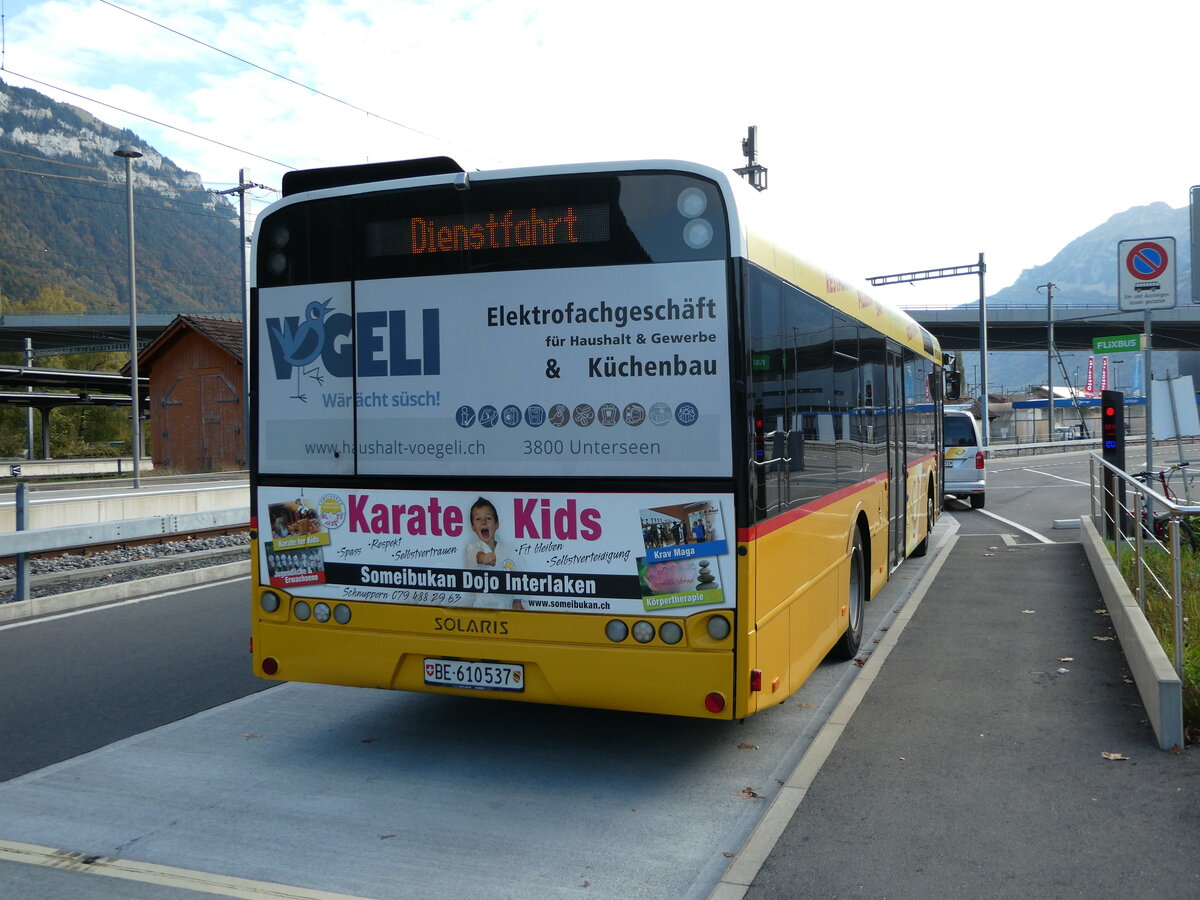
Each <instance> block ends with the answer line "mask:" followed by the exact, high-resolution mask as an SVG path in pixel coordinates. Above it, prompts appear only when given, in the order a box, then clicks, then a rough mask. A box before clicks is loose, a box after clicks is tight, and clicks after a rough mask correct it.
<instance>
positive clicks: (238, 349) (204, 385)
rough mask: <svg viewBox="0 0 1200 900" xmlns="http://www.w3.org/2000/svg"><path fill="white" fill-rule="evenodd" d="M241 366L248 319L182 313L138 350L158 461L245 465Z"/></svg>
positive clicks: (182, 465)
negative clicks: (146, 383)
mask: <svg viewBox="0 0 1200 900" xmlns="http://www.w3.org/2000/svg"><path fill="white" fill-rule="evenodd" d="M242 368H243V361H242V323H241V322H240V321H238V320H237V319H227V318H220V317H216V316H194V315H181V316H178V317H176V319H175V321H174V322H172V323H171V324H170V325H169V326H168V327H167V329H166V331H164V332H163V333H162V334H160V335H159V336H158V338H157V339H156V340H155V341H154V342H153V343H151V344H150V345H149V346H147V347H146V348H145V349H144V350H143V351H142V352H141V353H140V354H139V355H138V370H139V374H140V375H146V376H148V377H149V381H150V405H149V408H148V409H146V410H145V412H144V414H145V415H147V416H148V417H149V422H148V423H147V425H146V428H145V432H146V434H147V435H148V436H149V437H150V448H149V449H150V455H151V457H152V458H153V460H154V467H155V468H156V469H157V468H170V469H174V470H176V471H178V472H218V471H226V470H232V469H244V468H246V441H245V433H244V432H245V402H244V398H243V397H242V385H243V380H242Z"/></svg>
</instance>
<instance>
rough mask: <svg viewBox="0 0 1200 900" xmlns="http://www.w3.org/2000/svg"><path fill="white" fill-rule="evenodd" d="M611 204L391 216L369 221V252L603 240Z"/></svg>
mask: <svg viewBox="0 0 1200 900" xmlns="http://www.w3.org/2000/svg"><path fill="white" fill-rule="evenodd" d="M608 218H609V207H608V206H607V205H606V204H601V203H592V204H585V205H581V206H554V207H542V208H540V209H539V208H537V207H531V208H529V209H517V210H513V209H509V210H502V211H495V212H486V213H466V214H461V213H459V214H439V215H430V216H410V217H407V218H404V219H400V220H397V221H395V222H373V223H369V224H368V226H367V229H368V238H367V255H368V256H370V255H375V254H380V255H393V254H398V253H399V254H404V253H461V252H463V251H465V250H505V249H511V248H513V247H556V246H562V245H564V244H581V243H583V244H587V243H594V242H597V241H607V240H608V237H609V228H608ZM405 232H407V240H399V241H387V240H386V239H385V238H384V236H385V235H387V234H388V233H399V234H400V235H403V234H404V233H405Z"/></svg>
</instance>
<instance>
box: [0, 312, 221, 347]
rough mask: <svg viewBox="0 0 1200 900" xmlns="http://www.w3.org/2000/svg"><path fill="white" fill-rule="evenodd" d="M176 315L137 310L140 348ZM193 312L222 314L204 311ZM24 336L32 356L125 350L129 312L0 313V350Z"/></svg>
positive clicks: (17, 344) (22, 343) (19, 342)
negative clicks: (50, 351)
mask: <svg viewBox="0 0 1200 900" xmlns="http://www.w3.org/2000/svg"><path fill="white" fill-rule="evenodd" d="M177 315H178V313H146V312H142V311H140V310H139V311H138V343H139V344H140V345H141V346H143V347H144V346H146V345H147V344H149V343H150V342H151V341H152V340H154V339H155V338H156V337H158V336H159V335H160V334H162V332H163V331H165V330H166V328H167V326H168V325H170V324H171V323H172V322H174V321H175V317H176V316H177ZM196 315H205V316H212V315H222V314H221V313H213V312H207V313H196ZM239 318H240V316H239ZM25 338H32V340H33V351H34V354H35V356H36V355H39V351H49V350H57V351H59V352H61V353H87V352H92V351H98V350H128V349H129V313H128V312H125V313H78V314H76V315H45V316H38V315H15V316H13V315H5V316H0V350H24V349H25ZM41 355H45V354H41Z"/></svg>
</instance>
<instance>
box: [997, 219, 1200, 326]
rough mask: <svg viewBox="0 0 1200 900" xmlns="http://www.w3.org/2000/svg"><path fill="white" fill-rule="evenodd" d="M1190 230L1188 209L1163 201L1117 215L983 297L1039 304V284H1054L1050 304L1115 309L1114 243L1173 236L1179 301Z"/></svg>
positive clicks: (1188, 273)
mask: <svg viewBox="0 0 1200 900" xmlns="http://www.w3.org/2000/svg"><path fill="white" fill-rule="evenodd" d="M1190 234H1191V229H1190V226H1189V223H1188V208H1187V207H1186V206H1185V207H1182V208H1181V209H1172V208H1171V207H1170V206H1168V205H1167V204H1166V203H1151V204H1150V205H1149V206H1135V207H1133V208H1132V209H1129V210H1126V211H1125V212H1123V213H1117V214H1116V215H1115V216H1113V217H1112V218H1111V219H1109V220H1108V221H1107V222H1105V223H1104V224H1103V225H1100V226H1097V227H1096V228H1093V229H1092V230H1091V231H1089V232H1088V233H1087V234H1085V235H1083V236H1082V237H1077V238H1075V240H1073V241H1071V243H1069V244H1067V246H1065V247H1063V248H1062V250H1060V251H1059V252H1058V253H1057V254H1056V255H1055V257H1054V258H1053V259H1052V260H1050V262H1048V263H1046V264H1045V265H1044V266H1035V267H1034V268H1032V269H1026V270H1025V271H1023V272H1022V273H1021V275H1020V277H1019V278H1018V279H1017V280H1016V281H1014V282H1013V283H1012V284H1011V285H1009V286H1008V287H1006V288H1004V289H1003V290H1000V291H997V292H996V293H995V294H992V295H991V296H989V297H988V305H989V306H991V305H992V304H995V305H997V306H1036V305H1042V306H1044V305H1045V297H1046V294H1045V291H1043V292H1042V293H1041V294H1038V292H1037V288H1038V286H1039V285H1044V284H1047V283H1049V282H1053V284H1054V300H1055V303H1056V304H1057V303H1062V304H1064V305H1074V306H1084V305H1087V306H1091V305H1095V306H1107V307H1111V308H1113V309H1116V307H1117V263H1118V260H1117V244H1118V242H1120V241H1125V240H1132V239H1135V238H1150V237H1173V238H1175V253H1176V260H1175V278H1176V283H1177V290H1178V297H1179V301H1180V302H1181V303H1182V302H1187V301H1188V299H1189V298H1190V297H1191V291H1192V281H1191V279H1192V252H1191V246H1190V240H1191V239H1190Z"/></svg>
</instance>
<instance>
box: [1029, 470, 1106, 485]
mask: <svg viewBox="0 0 1200 900" xmlns="http://www.w3.org/2000/svg"><path fill="white" fill-rule="evenodd" d="M1025 471H1026V472H1032V473H1033V474H1034V475H1045V476H1046V477H1047V478H1057V479H1058V480H1059V481H1069V482H1070V483H1071V484H1082V485H1083V486H1084V487H1091V484H1090V483H1088V482H1086V481H1079V480H1077V479H1075V478H1063V476H1061V475H1055V474H1054V473H1053V472H1043V471H1041V470H1040V469H1025Z"/></svg>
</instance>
